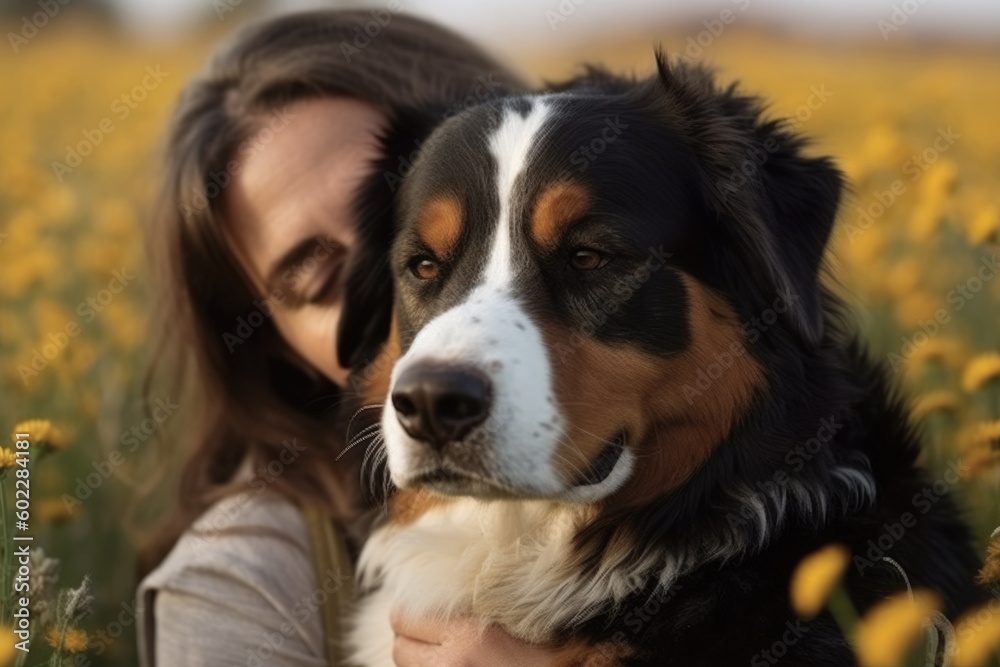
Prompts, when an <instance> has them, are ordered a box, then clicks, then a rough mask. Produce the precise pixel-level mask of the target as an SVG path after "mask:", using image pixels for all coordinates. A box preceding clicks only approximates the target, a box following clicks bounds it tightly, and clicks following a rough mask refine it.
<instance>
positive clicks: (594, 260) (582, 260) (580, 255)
mask: <svg viewBox="0 0 1000 667" xmlns="http://www.w3.org/2000/svg"><path fill="white" fill-rule="evenodd" d="M608 260H609V257H608V256H607V255H605V254H604V253H601V252H598V251H596V250H591V249H590V248H578V249H576V250H574V251H573V254H572V256H571V257H570V259H569V264H570V266H572V267H573V268H574V269H576V270H577V271H594V270H596V269H599V268H601V267H603V266H604V265H605V264H607V263H608Z"/></svg>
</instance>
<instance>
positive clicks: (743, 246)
mask: <svg viewBox="0 0 1000 667" xmlns="http://www.w3.org/2000/svg"><path fill="white" fill-rule="evenodd" d="M657 65H658V69H659V76H658V79H659V81H658V84H659V86H660V90H661V91H662V93H665V95H664V97H665V99H666V101H667V103H668V105H669V108H670V109H671V110H672V111H673V112H674V113H672V114H671V117H672V118H673V119H674V120H675V122H677V123H678V124H679V127H678V128H677V129H678V130H680V132H681V134H682V135H683V136H685V137H687V138H688V140H689V141H691V142H692V144H693V145H694V146H696V149H695V152H696V154H697V155H698V156H699V161H700V164H701V167H702V168H703V169H704V171H705V173H704V176H705V179H704V180H705V183H706V192H705V197H706V200H707V203H708V205H709V207H710V209H711V210H713V211H714V213H715V215H716V216H717V218H718V219H719V221H720V222H721V223H722V224H723V225H724V227H725V229H726V232H727V234H728V235H731V237H732V241H733V245H734V247H733V248H732V253H731V255H729V257H728V259H730V260H732V261H737V262H739V261H744V262H745V261H746V257H748V256H750V257H752V258H753V260H754V261H753V262H752V263H751V264H750V265H749V266H747V272H745V275H746V276H748V277H749V280H748V281H746V282H745V283H744V284H743V285H742V289H750V290H752V291H754V292H755V294H754V296H755V302H756V303H757V304H758V305H760V306H762V307H763V305H764V304H770V303H772V302H773V300H774V299H775V298H776V297H782V298H784V299H785V302H786V304H787V305H788V308H787V312H786V314H785V317H786V318H787V321H788V322H789V323H790V324H791V325H792V327H793V328H794V329H795V331H796V332H797V333H798V334H799V335H800V337H801V338H802V340H803V341H805V342H806V343H808V344H810V345H814V346H815V345H818V344H819V343H820V341H821V340H822V336H823V304H822V297H821V290H820V285H819V270H820V266H821V263H822V258H823V252H824V249H825V248H826V243H827V240H828V239H829V237H830V232H831V230H832V228H833V223H834V220H835V219H836V215H837V209H838V206H839V204H840V196H841V191H842V189H843V177H842V175H841V173H840V172H839V171H838V170H837V169H836V168H835V167H834V166H833V164H832V163H831V162H830V160H829V159H827V158H807V157H804V156H803V155H802V148H803V145H804V143H805V142H804V140H803V139H802V138H801V137H799V136H798V135H796V134H795V133H794V132H792V131H790V130H788V129H786V128H785V127H784V126H783V125H782V123H781V122H776V121H765V120H763V119H762V115H763V106H762V104H761V103H760V101H759V100H757V99H756V98H753V97H747V96H744V95H741V94H739V93H738V92H737V90H736V88H735V86H730V87H729V88H726V89H724V90H719V89H718V88H716V86H715V83H714V79H713V77H712V74H711V72H709V71H708V70H705V69H702V68H700V67H692V66H685V65H678V66H671V65H670V64H668V62H667V60H666V58H665V57H664V55H663V54H662V52H661V53H658V54H657ZM761 267H764V271H765V273H764V274H761V273H760V268H761Z"/></svg>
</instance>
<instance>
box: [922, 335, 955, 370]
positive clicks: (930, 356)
mask: <svg viewBox="0 0 1000 667" xmlns="http://www.w3.org/2000/svg"><path fill="white" fill-rule="evenodd" d="M962 353H963V348H962V344H961V343H960V342H959V341H958V340H956V339H954V338H945V337H938V338H931V339H930V340H928V341H927V342H926V343H924V344H923V345H919V346H917V349H916V350H914V352H913V356H912V357H910V362H911V363H913V364H926V363H930V362H935V363H938V364H941V365H942V366H951V365H954V364H957V363H959V361H961V359H962Z"/></svg>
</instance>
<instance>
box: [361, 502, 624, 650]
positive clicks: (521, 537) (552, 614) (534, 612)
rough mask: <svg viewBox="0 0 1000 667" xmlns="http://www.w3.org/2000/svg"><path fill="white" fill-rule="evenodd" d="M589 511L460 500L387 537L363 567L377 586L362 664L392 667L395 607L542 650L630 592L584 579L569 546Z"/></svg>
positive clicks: (367, 580) (387, 531)
mask: <svg viewBox="0 0 1000 667" xmlns="http://www.w3.org/2000/svg"><path fill="white" fill-rule="evenodd" d="M584 511H585V510H584V509H583V508H582V507H581V506H571V505H567V504H561V503H554V502H547V501H516V502H508V501H504V502H483V501H478V500H473V499H460V500H456V501H453V502H450V503H448V504H446V505H442V506H441V507H438V508H435V509H432V510H430V511H428V512H427V513H426V514H424V515H423V516H421V517H420V518H419V519H417V520H416V521H415V522H413V523H411V524H409V525H407V526H402V527H400V526H393V525H388V526H386V527H383V528H381V529H379V530H378V531H376V533H375V534H374V535H373V536H372V537H371V539H370V540H369V541H368V543H367V544H366V545H365V548H364V551H363V552H362V554H361V559H360V563H359V580H360V582H361V585H362V586H363V587H368V586H378V587H379V588H378V590H377V591H376V592H374V593H372V594H371V595H369V596H367V597H366V598H365V599H364V600H363V601H362V603H361V608H360V609H359V613H358V615H357V617H356V626H355V629H354V631H353V632H352V635H351V637H350V643H351V648H352V655H353V659H354V661H356V662H357V663H358V664H361V665H366V666H372V667H374V666H376V665H378V666H381V665H392V658H391V654H392V641H393V634H392V629H391V627H390V625H389V614H390V611H391V610H392V609H400V610H402V611H404V612H405V613H408V614H413V615H415V616H418V617H419V616H423V615H427V614H445V615H462V614H474V615H475V616H476V617H477V618H479V619H481V620H482V621H484V622H485V623H499V624H500V625H502V626H503V627H504V628H505V629H506V630H507V631H508V632H510V633H511V634H513V635H515V636H517V637H520V638H522V639H525V640H528V641H532V642H540V641H544V640H546V639H548V638H550V636H551V633H552V631H553V630H554V629H555V628H556V627H558V626H560V625H562V624H565V623H567V622H569V621H570V620H571V619H574V617H577V616H578V615H579V614H580V613H581V612H584V610H585V609H586V607H587V602H588V601H592V602H596V601H606V600H608V599H613V598H616V597H619V595H622V594H626V593H627V592H630V590H631V589H632V588H633V586H634V584H635V582H626V581H622V578H621V577H620V576H617V577H616V576H611V577H595V578H593V579H590V578H588V580H587V581H583V580H581V578H580V577H579V575H578V571H579V569H578V568H577V567H575V564H574V563H573V562H572V560H573V558H572V550H571V549H570V544H571V541H572V539H573V535H574V534H575V532H576V531H577V530H578V528H579V525H580V522H581V521H582V519H583V515H582V513H583V512H584ZM601 569H602V570H603V569H604V568H601ZM629 583H632V586H629V585H628V584H629ZM626 588H627V589H629V591H626V590H625V589H626Z"/></svg>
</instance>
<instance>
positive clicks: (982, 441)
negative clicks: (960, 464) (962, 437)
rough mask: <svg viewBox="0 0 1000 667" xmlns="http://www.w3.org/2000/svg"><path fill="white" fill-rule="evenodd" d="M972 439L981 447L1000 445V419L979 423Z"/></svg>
mask: <svg viewBox="0 0 1000 667" xmlns="http://www.w3.org/2000/svg"><path fill="white" fill-rule="evenodd" d="M972 441H973V443H975V445H977V446H979V447H997V446H998V445H1000V419H997V420H996V421H991V422H980V423H979V424H977V425H976V431H975V433H974V434H973V436H972Z"/></svg>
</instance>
